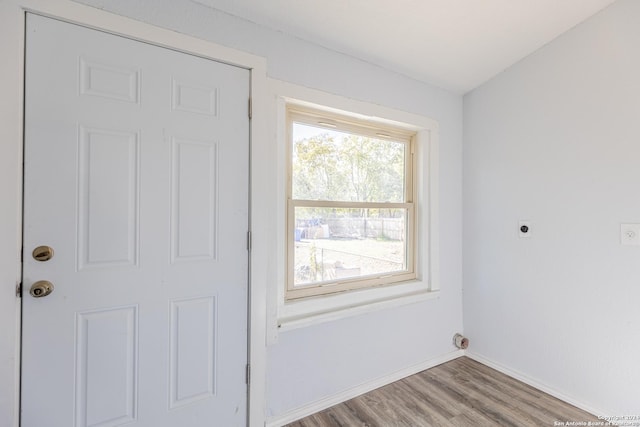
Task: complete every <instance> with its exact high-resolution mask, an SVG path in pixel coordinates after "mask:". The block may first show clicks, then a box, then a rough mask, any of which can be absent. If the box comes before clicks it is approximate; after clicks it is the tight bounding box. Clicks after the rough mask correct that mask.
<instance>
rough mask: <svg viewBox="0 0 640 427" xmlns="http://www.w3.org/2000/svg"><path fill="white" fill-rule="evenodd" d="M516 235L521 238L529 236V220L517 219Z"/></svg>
mask: <svg viewBox="0 0 640 427" xmlns="http://www.w3.org/2000/svg"><path fill="white" fill-rule="evenodd" d="M518 236H520V237H521V238H528V237H531V221H518Z"/></svg>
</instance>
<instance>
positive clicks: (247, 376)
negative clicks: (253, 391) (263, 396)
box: [245, 363, 251, 385]
mask: <svg viewBox="0 0 640 427" xmlns="http://www.w3.org/2000/svg"><path fill="white" fill-rule="evenodd" d="M245 378H246V381H245V382H246V383H247V385H249V384H251V365H249V364H248V363H247V370H246V377H245Z"/></svg>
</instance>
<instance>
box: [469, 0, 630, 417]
mask: <svg viewBox="0 0 640 427" xmlns="http://www.w3.org/2000/svg"><path fill="white" fill-rule="evenodd" d="M639 22H640V2H638V1H636V0H619V1H618V2H616V3H614V4H613V5H612V6H611V7H609V8H607V9H605V10H604V11H603V12H601V13H599V14H597V15H596V16H594V17H592V18H591V19H589V20H588V21H586V22H585V23H583V24H581V25H579V26H577V27H576V28H574V29H572V30H571V31H569V32H568V33H566V34H564V35H562V36H561V37H559V38H558V39H556V40H555V41H553V42H552V43H550V44H549V45H547V46H545V47H544V48H542V49H541V50H539V51H538V52H536V53H534V54H533V55H531V56H529V57H528V58H526V59H525V60H523V61H521V62H519V63H518V64H516V65H515V66H513V67H511V68H510V69H508V70H507V71H505V72H504V73H502V74H501V75H499V76H497V77H496V78H494V79H493V80H491V81H489V82H488V83H486V84H484V85H483V86H481V87H480V88H478V89H476V90H474V91H473V92H471V93H469V94H467V95H466V96H465V99H464V115H465V119H464V123H465V124H464V135H465V136H464V198H463V200H464V326H465V334H466V335H467V336H468V337H469V338H470V340H471V347H470V349H471V352H472V353H473V354H476V355H479V356H482V357H484V358H486V359H487V360H490V361H492V362H494V363H496V364H497V365H499V366H502V367H504V368H507V369H508V370H512V371H514V372H516V373H520V374H523V376H525V377H528V378H530V379H531V380H532V381H534V382H537V383H539V384H543V385H546V386H547V387H548V388H549V389H550V390H552V391H554V392H556V394H560V395H563V396H565V397H566V398H568V399H570V400H572V401H574V402H575V403H579V404H581V405H582V406H583V407H588V408H592V409H593V410H596V411H598V412H600V413H608V414H612V415H621V414H640V392H639V391H638V390H639V389H638V384H640V364H639V363H638V361H639V360H640V306H639V303H640V246H621V245H620V223H627V222H636V223H640V132H639V131H638V124H640V49H639V48H638V47H639V46H640V25H638V23H639ZM518 220H530V221H531V222H532V227H531V237H530V238H529V239H519V238H518V234H517V226H518Z"/></svg>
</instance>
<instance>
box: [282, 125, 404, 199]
mask: <svg viewBox="0 0 640 427" xmlns="http://www.w3.org/2000/svg"><path fill="white" fill-rule="evenodd" d="M292 131H293V150H292V153H293V155H292V173H293V176H292V185H293V188H292V196H293V198H294V199H298V200H335V201H343V202H395V203H397V202H400V203H402V202H404V201H405V200H404V182H405V179H404V178H405V176H404V173H405V164H404V162H405V148H406V144H405V143H403V142H395V141H387V140H383V139H376V138H369V137H366V136H361V135H355V134H350V133H345V132H341V131H334V130H329V129H323V128H319V127H314V126H311V125H307V124H302V123H293V129H292Z"/></svg>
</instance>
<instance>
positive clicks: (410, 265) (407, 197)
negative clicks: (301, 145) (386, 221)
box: [284, 102, 418, 301]
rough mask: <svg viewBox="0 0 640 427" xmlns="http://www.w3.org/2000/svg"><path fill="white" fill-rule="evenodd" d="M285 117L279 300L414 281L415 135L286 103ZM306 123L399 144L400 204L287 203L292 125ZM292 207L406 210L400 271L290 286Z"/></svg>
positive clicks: (371, 121)
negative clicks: (281, 288) (401, 164)
mask: <svg viewBox="0 0 640 427" xmlns="http://www.w3.org/2000/svg"><path fill="white" fill-rule="evenodd" d="M285 109H286V111H285V114H286V145H287V149H286V153H287V154H286V156H287V159H286V162H287V180H286V181H287V188H286V200H287V207H286V230H287V232H286V257H285V259H286V269H285V271H286V277H285V292H284V294H285V301H293V300H297V299H302V298H309V297H319V296H323V295H331V294H336V293H340V292H348V291H354V290H359V289H370V288H375V287H381V286H394V285H398V284H401V283H403V282H407V281H410V280H415V279H416V277H417V272H416V252H417V251H416V245H415V240H416V234H417V232H418V228H417V226H416V203H415V201H416V199H417V197H416V196H417V195H416V185H415V181H416V176H415V175H416V170H417V168H416V156H415V153H416V150H415V143H416V142H415V139H416V131H412V130H408V129H405V128H399V127H394V126H390V125H388V124H383V123H380V122H378V121H375V120H374V119H371V118H366V119H365V118H359V117H353V116H347V115H344V114H337V113H335V112H329V111H324V110H318V109H315V108H311V107H308V106H301V105H299V104H297V103H291V102H289V103H287V104H286V106H285ZM294 122H295V123H301V124H308V125H312V126H314V127H319V128H324V129H327V130H335V131H341V132H345V133H351V134H355V135H362V136H366V137H371V138H375V139H381V140H387V141H393V142H399V143H403V144H404V145H405V150H404V152H405V155H404V201H403V202H396V203H384V202H347V201H330V200H328V201H325V200H302V199H293V195H292V192H293V186H292V179H293V170H292V168H293V162H292V159H293V135H292V129H293V123H294ZM296 207H344V208H373V209H375V208H385V209H386V208H400V209H405V210H406V226H405V227H406V228H405V230H406V231H405V252H406V257H405V261H406V269H405V270H402V271H398V272H389V273H383V274H374V275H368V276H358V277H352V278H344V279H341V280H329V281H324V282H315V283H314V284H313V285H308V286H299V287H296V286H294V281H295V272H294V268H293V265H295V260H294V257H295V236H294V233H295V212H294V211H295V208H296Z"/></svg>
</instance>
